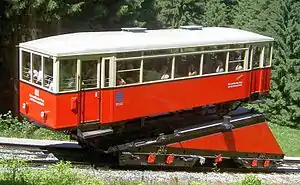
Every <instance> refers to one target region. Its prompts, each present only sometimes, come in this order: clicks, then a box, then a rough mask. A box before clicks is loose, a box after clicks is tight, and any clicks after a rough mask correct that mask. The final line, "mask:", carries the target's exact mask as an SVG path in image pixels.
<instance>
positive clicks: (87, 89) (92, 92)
mask: <svg viewBox="0 0 300 185" xmlns="http://www.w3.org/2000/svg"><path fill="white" fill-rule="evenodd" d="M80 65H81V66H80V70H79V71H80V80H79V87H80V91H79V96H80V97H79V99H80V112H81V113H80V123H81V124H82V123H91V122H99V120H100V66H101V65H100V60H92V59H91V60H81V62H80Z"/></svg>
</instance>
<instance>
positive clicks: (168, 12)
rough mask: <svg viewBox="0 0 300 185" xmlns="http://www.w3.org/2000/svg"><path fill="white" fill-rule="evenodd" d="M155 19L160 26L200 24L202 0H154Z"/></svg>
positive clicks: (171, 26) (174, 26) (176, 26)
mask: <svg viewBox="0 0 300 185" xmlns="http://www.w3.org/2000/svg"><path fill="white" fill-rule="evenodd" d="M155 2H156V3H155V9H157V12H158V14H157V20H158V21H159V22H160V25H161V26H162V27H167V28H178V27H179V26H182V25H188V24H201V18H202V15H203V12H204V8H203V7H204V5H205V3H204V1H203V0H200V1H199V0H171V1H170V0H156V1H155Z"/></svg>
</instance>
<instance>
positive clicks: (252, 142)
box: [168, 122, 283, 154]
mask: <svg viewBox="0 0 300 185" xmlns="http://www.w3.org/2000/svg"><path fill="white" fill-rule="evenodd" d="M168 147H171V148H185V149H199V150H215V151H231V152H252V153H265V154H283V152H282V150H281V148H280V146H279V144H278V143H277V141H276V139H275V138H274V136H273V134H272V132H271V130H270V128H269V127H268V124H267V123H266V122H264V123H259V124H255V125H250V126H246V127H242V128H237V129H233V130H232V131H229V132H224V133H216V134H212V135H209V136H205V137H201V138H196V139H192V140H187V141H183V142H180V143H179V142H178V143H174V144H170V145H168Z"/></svg>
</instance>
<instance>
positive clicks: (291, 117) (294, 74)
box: [262, 0, 300, 127]
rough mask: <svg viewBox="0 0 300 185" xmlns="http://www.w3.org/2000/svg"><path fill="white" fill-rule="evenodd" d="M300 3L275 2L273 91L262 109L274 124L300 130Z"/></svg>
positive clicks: (270, 29)
mask: <svg viewBox="0 0 300 185" xmlns="http://www.w3.org/2000/svg"><path fill="white" fill-rule="evenodd" d="M299 8H300V3H299V1H294V0H285V1H274V2H272V3H271V4H270V9H271V10H272V12H271V16H270V21H269V22H270V26H269V29H268V31H269V32H270V34H271V35H272V36H273V37H274V38H275V41H276V42H275V51H274V60H273V71H272V87H271V92H270V96H269V98H268V99H267V101H266V104H264V105H262V107H263V108H264V111H265V112H266V113H268V115H269V117H270V119H271V121H272V122H274V123H277V124H281V125H289V126H294V127H296V126H298V127H299V126H300V47H299V42H300V12H299Z"/></svg>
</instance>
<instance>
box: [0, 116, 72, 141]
mask: <svg viewBox="0 0 300 185" xmlns="http://www.w3.org/2000/svg"><path fill="white" fill-rule="evenodd" d="M0 136H2V137H20V138H33V139H35V138H38V139H57V140H68V136H67V135H64V134H62V133H57V132H53V131H51V130H48V129H44V128H39V127H37V126H34V125H32V124H31V123H29V121H27V120H26V119H22V120H19V119H18V118H17V117H13V116H12V114H11V112H10V111H9V112H8V113H6V114H0Z"/></svg>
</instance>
